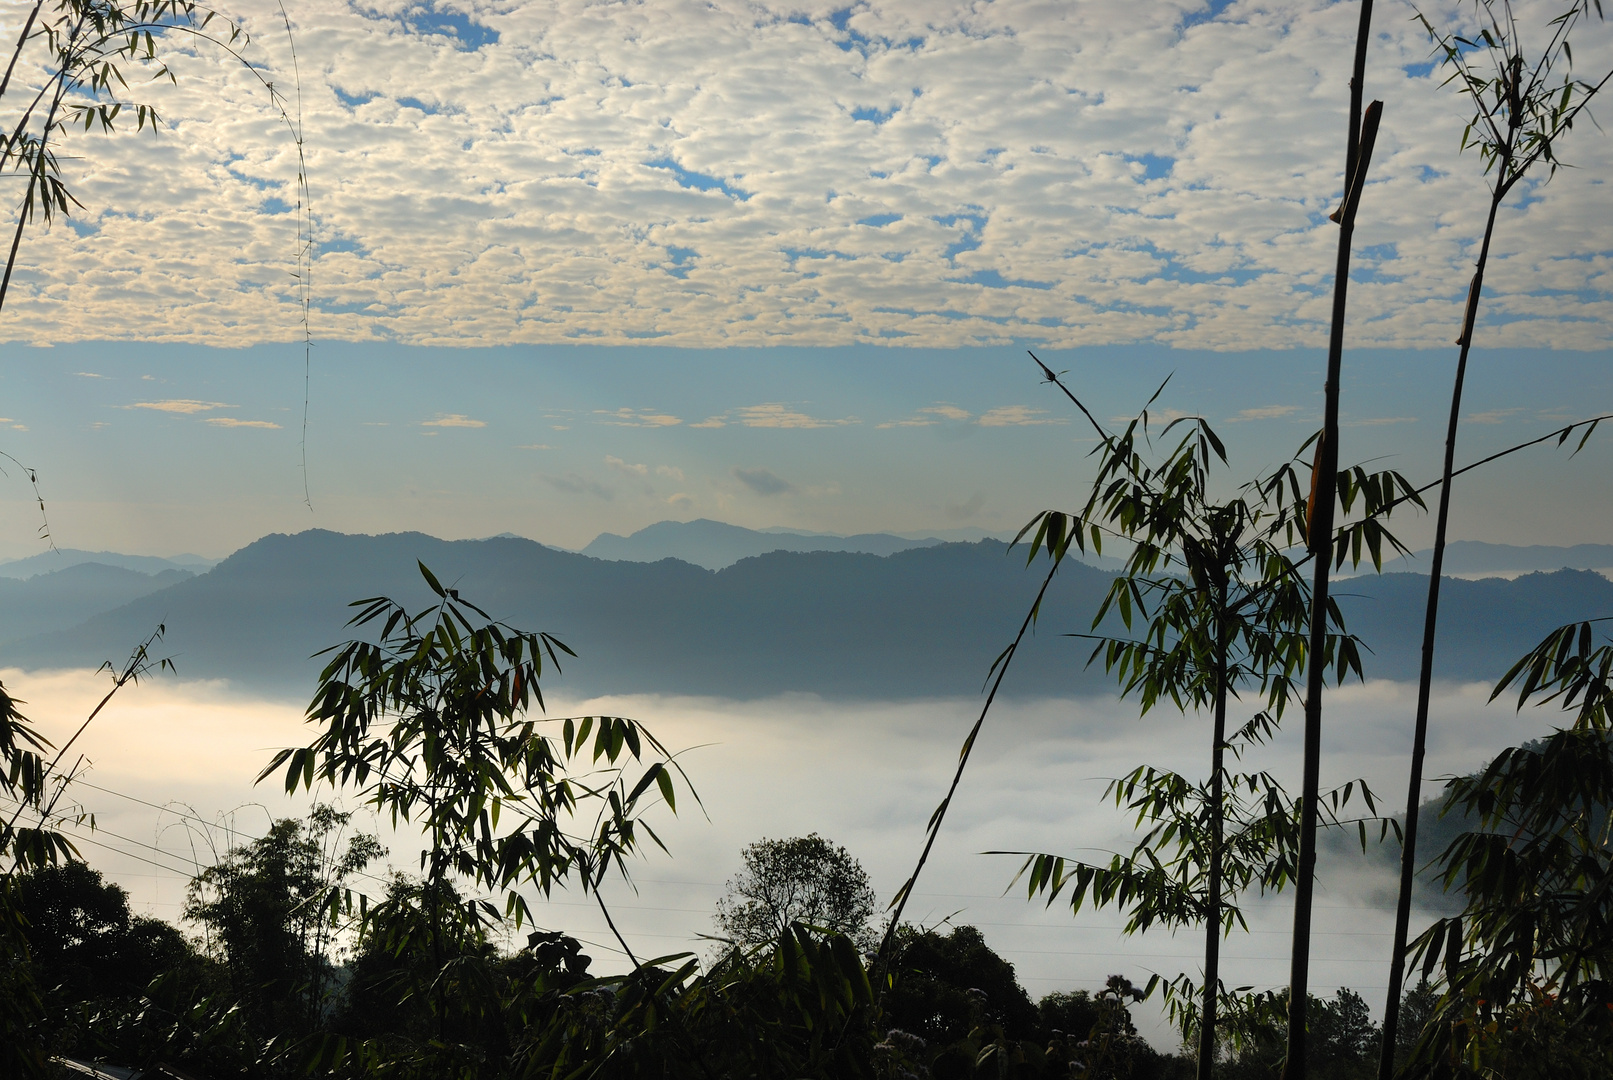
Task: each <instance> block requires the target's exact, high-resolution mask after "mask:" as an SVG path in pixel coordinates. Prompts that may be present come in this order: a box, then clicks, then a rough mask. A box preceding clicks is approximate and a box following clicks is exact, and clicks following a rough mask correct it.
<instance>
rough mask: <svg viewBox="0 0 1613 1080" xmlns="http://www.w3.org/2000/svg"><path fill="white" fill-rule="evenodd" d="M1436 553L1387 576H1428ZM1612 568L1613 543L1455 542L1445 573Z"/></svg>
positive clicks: (1405, 562) (1397, 566)
mask: <svg viewBox="0 0 1613 1080" xmlns="http://www.w3.org/2000/svg"><path fill="white" fill-rule="evenodd" d="M1432 558H1433V553H1432V552H1430V551H1414V552H1412V553H1411V555H1410V556H1401V557H1400V558H1398V559H1393V560H1390V561H1389V562H1387V563H1385V564H1384V567H1383V569H1384V571H1385V572H1386V573H1401V572H1409V573H1419V574H1426V573H1428V567H1429V564H1430V562H1431V561H1432ZM1609 567H1613V544H1575V545H1574V546H1572V547H1548V546H1546V545H1544V544H1531V545H1529V546H1528V547H1514V546H1513V545H1511V544H1486V543H1482V542H1480V541H1478V540H1456V541H1452V542H1451V543H1449V544H1447V545H1445V572H1446V573H1450V574H1519V573H1529V572H1531V571H1534V570H1561V569H1564V568H1567V569H1570V570H1602V569H1606V568H1609Z"/></svg>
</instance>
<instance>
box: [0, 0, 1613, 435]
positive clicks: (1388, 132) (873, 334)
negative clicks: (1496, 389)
mask: <svg viewBox="0 0 1613 1080" xmlns="http://www.w3.org/2000/svg"><path fill="white" fill-rule="evenodd" d="M1436 7H1437V8H1438V9H1439V10H1436V11H1435V14H1436V16H1439V15H1443V16H1446V17H1447V22H1449V19H1450V18H1454V17H1455V12H1456V11H1457V10H1458V9H1457V8H1456V7H1455V6H1454V5H1451V4H1444V5H1436ZM1212 8H1213V10H1212ZM230 9H231V11H232V12H234V13H235V14H237V15H238V16H239V17H240V18H241V20H242V21H243V23H244V24H245V25H246V27H247V28H248V29H249V30H250V31H251V32H252V35H253V37H252V42H251V44H250V46H249V56H250V58H251V59H253V60H254V61H255V62H261V63H262V64H263V65H265V68H266V70H267V71H269V72H270V73H271V74H272V75H273V77H274V79H275V81H276V85H277V86H278V87H279V88H280V89H282V90H283V91H284V92H286V93H287V94H290V93H291V92H292V79H291V77H290V71H291V66H292V65H291V57H290V52H289V49H288V47H287V44H286V41H285V36H284V32H283V30H282V29H279V28H278V23H279V13H278V10H277V9H276V8H274V6H273V5H272V4H266V3H264V2H263V0H242V2H241V3H238V4H232V5H230ZM1548 9H1550V10H1552V11H1554V10H1555V8H1551V7H1550V5H1546V6H1542V5H1541V4H1537V3H1529V2H1524V3H1521V4H1520V5H1519V10H1520V15H1521V21H1523V22H1524V23H1525V24H1531V23H1539V22H1542V21H1543V18H1542V13H1543V12H1545V11H1547V10H1548ZM289 10H290V15H291V19H292V23H293V28H294V32H295V35H296V42H297V49H298V58H299V61H300V70H301V72H302V73H303V74H302V80H301V81H302V85H301V104H300V109H301V115H302V116H303V118H304V123H305V127H304V136H305V146H306V151H307V161H308V170H309V178H310V182H311V186H312V192H313V199H312V220H313V232H314V236H313V240H314V259H313V273H312V279H311V280H312V293H311V299H312V310H311V322H310V326H311V330H312V332H313V334H314V335H315V336H316V337H319V338H324V339H346V340H383V341H388V340H390V341H402V342H410V343H420V344H460V345H485V344H503V343H512V342H578V341H597V342H611V343H618V344H625V343H631V342H637V341H656V342H659V343H661V344H673V345H684V346H696V347H709V346H722V345H731V344H748V345H757V344H769V343H776V342H785V341H788V342H790V343H792V344H797V345H824V346H827V345H845V344H850V343H857V342H865V343H867V342H874V343H890V344H910V345H927V346H968V345H985V344H994V343H1005V342H1010V341H1019V342H1031V343H1039V344H1045V345H1048V346H1060V347H1067V346H1075V345H1082V344H1097V343H1115V342H1131V341H1155V342H1162V343H1168V344H1172V345H1180V346H1191V347H1202V348H1217V349H1231V348H1282V347H1289V346H1299V345H1304V346H1315V345H1318V344H1320V343H1321V342H1322V340H1323V338H1324V335H1325V332H1326V320H1327V317H1328V301H1327V293H1328V290H1329V286H1330V281H1329V278H1330V267H1331V262H1332V252H1333V248H1334V245H1335V242H1336V241H1335V238H1336V232H1335V227H1334V226H1333V225H1331V224H1330V223H1328V222H1327V220H1326V216H1327V214H1328V213H1329V212H1330V211H1331V210H1332V208H1333V204H1334V202H1335V201H1336V199H1337V197H1338V194H1339V189H1340V187H1341V184H1342V177H1341V172H1342V161H1341V158H1342V152H1341V143H1342V135H1343V128H1344V107H1345V96H1346V82H1347V71H1346V67H1347V64H1348V62H1349V55H1350V42H1351V40H1352V38H1353V34H1354V29H1355V20H1356V6H1355V5H1354V4H1350V3H1328V2H1322V0H1309V2H1296V3H1292V4H1284V5H1271V6H1268V5H1262V4H1259V3H1253V2H1235V3H1230V4H1226V5H1225V6H1222V5H1220V4H1216V5H1211V6H1207V5H1205V4H1202V3H1181V2H1178V3H1157V4H1136V3H1123V2H1120V0H1089V2H1084V3H1079V4H1061V5H1050V4H1047V3H1045V2H1042V0H999V2H997V3H992V4H976V3H972V2H971V3H966V2H950V3H949V2H946V0H923V2H919V0H862V2H858V3H855V4H852V5H849V6H847V5H845V4H844V3H843V0H834V2H827V3H824V2H812V0H804V2H777V0H756V2H746V3H740V2H736V0H715V2H711V3H706V2H704V0H700V2H696V0H649V2H646V3H641V4H610V5H601V4H592V3H584V2H582V0H547V2H535V3H530V4H514V3H508V2H505V0H467V2H457V0H456V2H453V3H449V2H447V0H436V2H435V3H426V4H423V5H422V4H404V3H402V2H399V0H382V2H380V3H378V4H376V5H374V6H370V5H357V4H344V3H328V2H327V3H293V4H291V5H290V8H289ZM1428 56H1429V50H1428V43H1427V41H1426V40H1425V38H1424V37H1423V35H1422V33H1421V32H1420V30H1418V28H1417V27H1415V26H1414V25H1412V24H1411V23H1410V22H1409V21H1408V20H1407V19H1405V18H1402V17H1401V13H1398V12H1383V13H1380V15H1379V17H1378V26H1377V32H1376V37H1375V40H1374V42H1373V47H1372V53H1371V62H1370V68H1369V74H1368V83H1369V85H1368V90H1369V93H1370V94H1371V95H1372V96H1374V97H1381V98H1383V99H1384V100H1385V102H1386V112H1385V121H1384V123H1385V128H1384V131H1383V133H1382V134H1381V135H1380V137H1379V142H1378V146H1379V150H1378V153H1377V157H1376V160H1375V162H1374V169H1373V173H1372V176H1373V183H1372V184H1371V185H1370V187H1369V189H1368V191H1367V194H1366V198H1365V201H1364V204H1363V211H1362V221H1361V224H1360V228H1359V231H1358V234H1357V249H1358V252H1359V258H1358V267H1359V280H1358V282H1357V283H1356V285H1355V286H1354V289H1353V292H1352V296H1353V302H1354V311H1355V313H1356V314H1355V321H1356V325H1355V326H1354V327H1353V329H1352V331H1351V340H1352V343H1353V344H1358V345H1368V344H1370V345H1382V346H1410V347H1435V346H1443V345H1447V344H1448V343H1449V342H1450V340H1451V339H1452V338H1453V337H1454V336H1455V330H1456V325H1457V322H1458V319H1459V317H1460V300H1461V297H1462V294H1463V292H1464V290H1465V287H1466V279H1467V274H1468V273H1469V272H1470V265H1471V262H1472V260H1473V258H1474V256H1475V254H1476V250H1475V244H1476V239H1477V234H1478V232H1479V230H1480V227H1481V225H1482V220H1481V211H1482V202H1483V199H1484V197H1485V193H1484V189H1483V186H1482V180H1481V165H1480V162H1479V161H1478V159H1477V158H1476V157H1475V156H1473V155H1469V156H1467V157H1463V156H1461V155H1459V154H1458V152H1457V146H1458V140H1459V136H1460V133H1461V130H1462V125H1463V122H1464V116H1463V112H1462V106H1461V102H1460V101H1459V99H1458V98H1457V96H1456V95H1455V94H1454V93H1452V92H1450V91H1449V90H1441V89H1440V88H1439V82H1440V80H1441V79H1442V77H1443V76H1442V74H1441V73H1440V72H1438V71H1431V70H1430V67H1429V64H1428V62H1427V61H1428ZM1610 58H1613V35H1610V32H1609V30H1608V28H1607V27H1605V26H1600V25H1599V26H1593V27H1589V28H1587V31H1586V32H1585V33H1584V34H1582V35H1581V36H1580V38H1579V39H1578V40H1577V41H1576V45H1575V59H1576V62H1577V63H1578V64H1579V69H1578V70H1580V71H1583V72H1587V73H1589V72H1592V71H1596V70H1598V69H1599V68H1600V69H1605V68H1606V67H1607V66H1608V65H1609V62H1610ZM172 60H173V67H174V70H175V71H176V73H177V75H178V77H179V83H178V86H177V87H167V86H159V85H156V84H147V85H142V84H141V83H139V82H135V81H134V80H131V82H134V84H135V85H136V86H137V87H138V89H137V91H136V94H137V96H139V97H140V98H141V99H142V100H151V101H153V102H155V103H156V104H158V105H159V106H160V107H161V108H162V110H163V114H164V116H165V118H166V120H167V122H168V125H169V126H168V127H167V128H165V129H164V131H163V132H162V134H161V135H160V136H159V137H157V138H156V139H152V138H150V137H146V136H141V137H136V136H134V135H132V134H126V135H118V136H114V137H102V136H96V135H85V134H77V135H74V136H72V137H71V139H70V141H69V143H68V144H66V145H64V147H63V153H64V161H65V162H66V165H65V167H66V168H67V169H68V170H69V171H70V173H71V174H73V175H72V176H71V179H72V180H73V183H74V185H75V188H76V190H77V192H78V193H79V197H80V198H81V199H82V200H83V201H84V203H85V206H86V209H85V210H84V211H82V212H80V213H78V214H76V215H75V216H74V217H73V218H72V219H71V220H70V221H67V222H61V223H58V224H57V225H55V226H54V227H53V228H52V229H51V230H49V231H48V232H46V231H45V230H43V229H38V230H34V231H31V232H30V233H29V234H28V236H27V238H26V240H25V244H24V249H23V250H24V254H23V260H24V263H25V265H24V267H23V268H22V270H21V272H20V276H19V278H18V280H17V281H16V282H15V283H14V286H13V294H12V297H11V299H10V302H9V303H8V308H7V311H6V316H5V324H4V326H3V327H0V334H3V335H5V336H6V337H8V338H10V339H12V340H26V341H32V342H38V343H44V342H61V341H66V340H74V339H87V338H96V339H104V338H138V339H148V340H189V341H200V342H209V343H214V344H230V345H240V344H246V343H250V342H256V341H266V340H294V339H296V338H298V337H300V336H301V334H302V327H301V323H300V319H299V315H298V308H297V302H296V301H297V296H296V279H294V278H293V277H292V276H291V274H290V273H289V271H292V270H294V269H295V268H296V262H297V259H296V255H297V250H298V230H297V224H296V219H297V216H298V215H297V208H296V202H297V196H296V191H295V185H294V180H295V177H296V173H297V158H296V153H295V146H294V144H293V140H292V139H291V137H290V136H289V135H288V134H287V132H286V130H285V128H284V126H283V125H281V124H280V121H279V117H278V114H277V113H276V112H275V111H274V109H273V108H272V106H271V103H270V102H269V100H268V97H267V94H266V93H265V92H264V91H263V89H262V87H261V85H259V84H258V82H257V81H256V80H255V79H254V78H252V77H251V76H250V75H249V74H248V73H247V72H244V71H242V70H241V69H240V68H239V66H232V63H231V62H227V61H225V60H223V59H221V58H220V57H219V56H217V55H215V54H213V53H210V52H209V51H208V50H207V49H206V48H194V49H191V48H186V49H184V50H182V51H178V52H176V53H175V54H174V55H173V57H172ZM293 104H295V102H293ZM1563 153H1564V156H1565V159H1566V160H1568V161H1570V162H1571V163H1573V164H1575V165H1577V166H1580V167H1579V168H1577V169H1574V170H1566V171H1563V172H1560V173H1559V174H1558V175H1557V177H1556V178H1555V179H1554V180H1553V181H1552V182H1551V183H1550V184H1549V185H1546V186H1543V187H1539V186H1537V187H1535V188H1532V189H1530V190H1528V191H1526V192H1524V193H1522V196H1521V197H1518V198H1515V199H1514V200H1513V201H1512V203H1511V205H1510V207H1509V208H1508V209H1507V210H1506V211H1505V212H1504V214H1503V220H1502V223H1501V231H1500V240H1499V245H1498V250H1497V251H1496V253H1495V257H1496V260H1497V261H1496V262H1494V263H1493V264H1492V270H1491V274H1490V277H1489V281H1488V282H1487V286H1488V287H1489V288H1491V289H1493V292H1492V293H1491V295H1492V296H1493V299H1492V300H1491V301H1490V302H1489V305H1488V313H1489V321H1488V323H1487V325H1486V326H1485V327H1484V329H1483V330H1481V333H1480V340H1481V341H1483V342H1484V343H1485V344H1489V345H1506V344H1529V345H1534V346H1538V345H1541V344H1547V345H1551V346H1556V347H1573V348H1589V347H1600V346H1604V345H1606V344H1607V343H1608V341H1609V327H1610V318H1613V303H1610V298H1609V295H1608V281H1609V278H1608V267H1609V265H1610V259H1609V254H1610V251H1613V217H1610V216H1609V215H1608V214H1607V213H1606V209H1607V200H1606V195H1605V190H1604V188H1603V186H1602V178H1603V177H1604V176H1606V175H1607V173H1608V171H1609V170H1608V166H1609V164H1610V163H1613V146H1610V144H1609V142H1608V140H1607V139H1606V138H1605V137H1603V136H1602V135H1601V134H1600V132H1598V131H1597V129H1596V128H1595V126H1594V125H1591V124H1582V125H1580V126H1579V128H1577V129H1576V130H1575V131H1574V132H1573V135H1572V137H1571V138H1570V139H1569V140H1568V142H1567V143H1566V144H1565V146H1564V147H1563ZM646 419H648V422H650V423H656V422H661V423H665V422H668V419H670V418H667V419H662V418H635V421H636V422H639V423H643V422H646ZM742 422H744V421H743V420H742Z"/></svg>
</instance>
